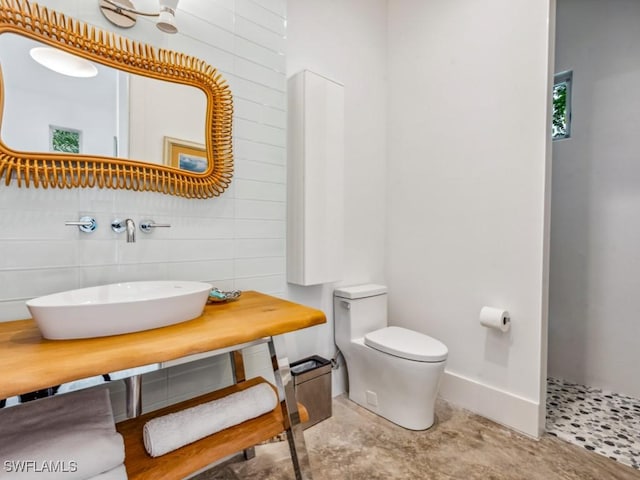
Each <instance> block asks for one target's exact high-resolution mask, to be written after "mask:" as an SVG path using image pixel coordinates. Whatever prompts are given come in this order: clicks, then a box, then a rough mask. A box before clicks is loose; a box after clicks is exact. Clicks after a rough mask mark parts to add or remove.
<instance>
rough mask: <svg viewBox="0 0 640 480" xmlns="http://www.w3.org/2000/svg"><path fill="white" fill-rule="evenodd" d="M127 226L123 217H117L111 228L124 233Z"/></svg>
mask: <svg viewBox="0 0 640 480" xmlns="http://www.w3.org/2000/svg"><path fill="white" fill-rule="evenodd" d="M126 228H127V226H126V225H125V223H124V220H122V219H121V218H116V219H115V220H114V221H113V222H111V230H113V231H114V232H116V233H122V232H124V231H125V230H126Z"/></svg>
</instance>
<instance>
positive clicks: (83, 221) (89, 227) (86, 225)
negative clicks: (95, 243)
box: [64, 216, 98, 233]
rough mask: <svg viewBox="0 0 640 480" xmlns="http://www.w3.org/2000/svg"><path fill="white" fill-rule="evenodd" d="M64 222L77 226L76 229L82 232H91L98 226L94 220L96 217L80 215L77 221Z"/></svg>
mask: <svg viewBox="0 0 640 480" xmlns="http://www.w3.org/2000/svg"><path fill="white" fill-rule="evenodd" d="M64 224H65V225H66V226H67V227H78V230H80V231H81V232H84V233H91V232H93V231H94V230H95V229H96V228H98V222H96V219H95V218H93V217H88V216H84V217H80V220H79V221H77V222H76V221H67V222H64Z"/></svg>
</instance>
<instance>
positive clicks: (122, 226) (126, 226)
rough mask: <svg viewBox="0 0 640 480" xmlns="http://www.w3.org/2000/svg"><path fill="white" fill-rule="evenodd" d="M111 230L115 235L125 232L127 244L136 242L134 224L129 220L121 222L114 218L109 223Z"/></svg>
mask: <svg viewBox="0 0 640 480" xmlns="http://www.w3.org/2000/svg"><path fill="white" fill-rule="evenodd" d="M111 230H113V231H114V232H116V233H122V232H125V231H126V232H127V243H134V242H135V241H136V224H135V223H134V221H133V220H132V219H130V218H127V219H126V220H121V219H119V218H116V219H115V220H114V221H113V222H111Z"/></svg>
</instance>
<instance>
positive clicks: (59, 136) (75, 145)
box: [51, 128, 80, 153]
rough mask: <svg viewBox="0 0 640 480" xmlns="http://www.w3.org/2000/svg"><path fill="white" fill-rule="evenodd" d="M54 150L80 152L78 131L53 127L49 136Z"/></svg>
mask: <svg viewBox="0 0 640 480" xmlns="http://www.w3.org/2000/svg"><path fill="white" fill-rule="evenodd" d="M51 144H52V146H53V151H54V152H65V153H80V132H73V131H69V130H59V129H57V128H56V129H54V130H53V133H52V138H51Z"/></svg>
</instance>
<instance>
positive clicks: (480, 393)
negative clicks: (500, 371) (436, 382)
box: [440, 372, 544, 439]
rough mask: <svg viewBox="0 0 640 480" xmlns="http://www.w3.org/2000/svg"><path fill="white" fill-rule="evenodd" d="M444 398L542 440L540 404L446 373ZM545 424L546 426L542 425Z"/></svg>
mask: <svg viewBox="0 0 640 480" xmlns="http://www.w3.org/2000/svg"><path fill="white" fill-rule="evenodd" d="M440 396H441V397H442V398H444V399H445V400H447V401H448V402H451V403H452V404H454V405H457V406H460V407H462V408H465V409H467V410H470V411H471V412H473V413H477V414H478V415H482V416H483V417H486V418H488V419H490V420H493V421H494V422H497V423H499V424H501V425H504V426H505V427H508V428H511V429H513V430H517V431H518V432H520V433H523V434H525V435H527V436H529V437H533V438H536V439H538V438H540V436H541V434H542V432H541V431H540V429H539V425H540V424H541V423H540V422H539V416H540V410H539V404H538V402H534V401H532V400H529V399H526V398H523V397H520V396H518V395H514V394H512V393H509V392H505V391H504V390H500V389H497V388H495V387H490V386H488V385H485V384H482V383H480V382H477V381H475V380H471V379H469V378H465V377H463V376H461V375H458V374H455V373H452V372H445V374H444V377H443V379H442V384H441V385H440ZM542 424H544V423H542Z"/></svg>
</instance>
